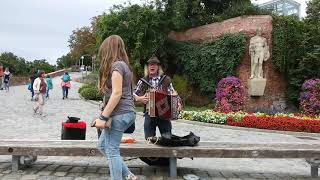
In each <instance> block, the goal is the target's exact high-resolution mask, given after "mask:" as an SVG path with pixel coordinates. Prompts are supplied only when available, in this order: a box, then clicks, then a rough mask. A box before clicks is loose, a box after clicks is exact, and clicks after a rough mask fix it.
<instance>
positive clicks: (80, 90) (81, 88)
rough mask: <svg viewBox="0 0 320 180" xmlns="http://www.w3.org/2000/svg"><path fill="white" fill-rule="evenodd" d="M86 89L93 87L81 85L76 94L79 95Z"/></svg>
mask: <svg viewBox="0 0 320 180" xmlns="http://www.w3.org/2000/svg"><path fill="white" fill-rule="evenodd" d="M87 88H94V85H92V84H84V85H82V86H81V87H80V88H79V89H78V93H79V94H81V92H82V91H83V90H84V89H87Z"/></svg>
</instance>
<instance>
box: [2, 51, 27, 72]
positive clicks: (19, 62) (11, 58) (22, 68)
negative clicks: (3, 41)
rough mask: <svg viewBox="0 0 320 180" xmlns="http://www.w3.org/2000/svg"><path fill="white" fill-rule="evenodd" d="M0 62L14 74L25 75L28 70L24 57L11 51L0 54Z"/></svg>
mask: <svg viewBox="0 0 320 180" xmlns="http://www.w3.org/2000/svg"><path fill="white" fill-rule="evenodd" d="M0 64H2V65H3V67H4V68H7V67H8V68H9V70H10V72H11V73H13V74H15V75H27V74H28V72H29V71H30V69H29V67H28V66H27V63H26V60H25V59H24V58H21V57H18V56H16V55H15V54H13V53H11V52H4V53H2V54H1V55H0Z"/></svg>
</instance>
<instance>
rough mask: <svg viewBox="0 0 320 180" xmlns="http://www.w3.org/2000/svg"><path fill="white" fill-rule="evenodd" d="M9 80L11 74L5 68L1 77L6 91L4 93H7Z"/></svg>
mask: <svg viewBox="0 0 320 180" xmlns="http://www.w3.org/2000/svg"><path fill="white" fill-rule="evenodd" d="M10 79H11V73H10V71H9V68H6V70H5V71H4V76H3V84H4V89H5V90H6V92H9V86H10Z"/></svg>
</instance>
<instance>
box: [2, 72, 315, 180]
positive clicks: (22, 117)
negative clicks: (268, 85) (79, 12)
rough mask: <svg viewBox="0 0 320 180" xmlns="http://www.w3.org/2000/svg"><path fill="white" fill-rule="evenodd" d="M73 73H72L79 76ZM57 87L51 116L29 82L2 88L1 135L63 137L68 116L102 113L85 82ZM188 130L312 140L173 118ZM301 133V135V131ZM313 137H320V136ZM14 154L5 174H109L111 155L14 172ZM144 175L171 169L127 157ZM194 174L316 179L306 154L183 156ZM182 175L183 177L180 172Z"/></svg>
mask: <svg viewBox="0 0 320 180" xmlns="http://www.w3.org/2000/svg"><path fill="white" fill-rule="evenodd" d="M80 76H81V74H79V73H72V74H71V77H72V78H76V77H80ZM53 83H54V89H53V90H52V91H51V92H50V99H49V100H48V101H46V105H45V107H44V112H45V113H47V116H46V117H39V116H34V115H33V113H32V106H33V105H34V102H31V101H30V93H29V91H28V90H27V87H26V86H16V87H12V88H11V89H10V92H9V93H6V92H4V91H0V102H1V106H0V127H1V130H0V139H19V140H21V139H38V140H39V139H42V140H44V139H48V140H58V139H60V136H61V122H62V121H65V120H66V118H67V116H77V117H80V118H81V119H82V120H84V121H86V122H87V124H89V122H90V121H91V120H92V119H93V118H94V117H95V116H97V115H98V113H99V110H98V106H97V105H96V104H94V103H92V102H89V101H85V100H82V99H81V98H80V97H79V95H78V93H77V90H78V88H79V87H80V86H81V84H80V83H77V82H72V88H71V89H70V92H69V99H67V100H62V90H61V88H60V87H59V84H60V80H59V78H54V79H53ZM87 127H88V128H87V134H86V139H87V140H93V139H96V138H97V134H96V130H95V129H93V128H90V127H89V126H87ZM189 131H193V132H194V133H195V134H197V135H199V136H200V137H201V141H237V142H239V141H250V142H254V141H256V142H261V141H264V142H276V141H279V142H280V141H282V142H283V141H285V142H296V141H311V140H306V139H300V138H297V137H296V136H298V135H294V134H278V133H268V132H255V131H248V130H246V129H228V128H218V127H211V126H206V125H205V124H202V123H184V122H183V121H175V122H173V133H175V134H177V135H185V134H187V133H188V132H189ZM131 136H133V137H134V138H136V139H138V140H143V117H142V116H141V115H139V114H138V115H137V120H136V131H135V133H134V134H132V135H131ZM299 136H301V135H299ZM313 138H315V139H318V140H319V136H314V137H313ZM10 158H11V157H9V156H0V179H77V180H80V179H108V177H109V176H108V169H107V167H106V160H105V159H103V158H99V157H38V161H37V162H36V164H35V165H34V166H32V167H31V168H26V169H23V170H21V171H19V172H16V173H13V172H11V170H10V161H11V159H10ZM126 163H127V164H128V165H129V167H130V168H131V169H132V170H133V172H134V173H136V174H138V175H140V176H139V177H140V178H139V179H168V175H167V170H166V169H162V168H154V167H149V166H147V165H145V164H144V163H143V162H142V161H140V160H139V159H136V158H133V159H126ZM186 174H195V175H197V176H198V177H200V178H201V179H234V180H236V179H312V178H310V166H309V164H307V163H306V162H305V160H303V159H205V158H198V159H194V160H191V159H188V158H184V159H179V160H178V175H179V177H180V179H182V177H183V176H184V175H186ZM177 179H179V178H177Z"/></svg>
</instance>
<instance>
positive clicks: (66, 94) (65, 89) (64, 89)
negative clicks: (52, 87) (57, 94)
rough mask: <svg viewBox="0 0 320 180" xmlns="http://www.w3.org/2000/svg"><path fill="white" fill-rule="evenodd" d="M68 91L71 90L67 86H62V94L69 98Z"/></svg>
mask: <svg viewBox="0 0 320 180" xmlns="http://www.w3.org/2000/svg"><path fill="white" fill-rule="evenodd" d="M68 91H69V88H68V87H66V86H63V87H62V95H63V97H64V98H68Z"/></svg>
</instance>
